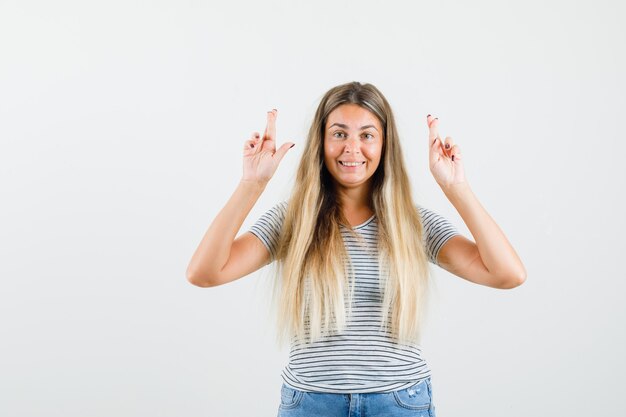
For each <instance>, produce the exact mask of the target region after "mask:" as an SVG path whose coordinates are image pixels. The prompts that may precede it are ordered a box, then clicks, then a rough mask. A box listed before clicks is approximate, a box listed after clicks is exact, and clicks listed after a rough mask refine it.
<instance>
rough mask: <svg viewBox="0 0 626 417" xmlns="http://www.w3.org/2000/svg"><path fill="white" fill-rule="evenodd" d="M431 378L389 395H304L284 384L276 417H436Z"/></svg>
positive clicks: (311, 393)
mask: <svg viewBox="0 0 626 417" xmlns="http://www.w3.org/2000/svg"><path fill="white" fill-rule="evenodd" d="M432 398H433V396H432V385H431V381H430V377H427V378H426V379H422V380H421V381H420V382H418V383H416V384H415V385H413V386H410V387H409V388H405V389H402V390H398V391H393V392H388V393H378V392H372V393H365V394H327V393H321V392H305V391H300V390H297V389H293V388H290V387H288V386H287V385H285V384H284V383H283V386H282V388H281V392H280V406H279V407H278V417H393V416H397V417H409V416H411V417H435V406H434V404H433V401H432Z"/></svg>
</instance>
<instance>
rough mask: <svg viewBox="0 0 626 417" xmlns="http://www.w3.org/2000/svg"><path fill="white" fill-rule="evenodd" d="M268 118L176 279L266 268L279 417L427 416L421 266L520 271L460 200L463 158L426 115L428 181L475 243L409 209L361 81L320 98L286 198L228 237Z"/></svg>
mask: <svg viewBox="0 0 626 417" xmlns="http://www.w3.org/2000/svg"><path fill="white" fill-rule="evenodd" d="M276 117H277V110H276V109H274V110H272V111H270V112H268V113H267V126H266V129H265V133H264V134H263V136H261V135H259V134H258V133H255V134H253V136H252V137H251V138H250V139H249V140H248V141H246V142H245V144H244V148H243V160H244V163H243V177H242V178H241V181H240V183H239V185H238V186H237V189H236V190H235V192H234V194H233V195H232V197H231V198H230V199H229V200H228V202H227V203H226V206H225V207H224V208H223V209H222V210H221V211H220V212H219V213H218V215H217V217H216V218H215V219H214V221H213V223H212V224H211V226H210V227H209V229H208V231H207V232H206V234H205V236H204V237H203V239H202V241H201V243H200V245H199V246H198V248H197V250H196V252H195V253H194V255H193V257H192V259H191V261H190V264H189V267H188V269H187V279H188V280H189V281H190V282H191V283H192V284H194V285H197V286H200V287H213V286H217V285H222V284H226V283H228V282H231V281H233V280H236V279H238V278H241V277H243V276H246V275H248V274H250V273H252V272H254V271H256V270H258V269H259V268H261V267H263V266H265V265H267V264H269V263H271V262H274V261H276V264H274V265H275V266H277V268H276V279H275V287H274V289H275V292H274V295H275V305H276V307H277V313H278V314H277V318H278V330H279V333H278V335H279V339H280V340H282V341H283V342H285V341H289V343H290V345H291V353H290V355H289V363H288V364H287V366H286V367H285V368H284V370H283V372H282V378H283V381H284V382H283V385H282V389H281V401H280V406H279V410H278V415H279V417H280V416H284V417H286V416H292V417H300V416H338V417H339V416H345V417H348V416H350V417H352V416H360V417H374V416H434V415H435V406H434V404H433V400H432V398H433V396H432V385H431V378H430V370H429V368H428V365H427V363H426V362H425V360H424V359H423V358H422V355H421V349H420V329H421V327H422V324H423V317H424V311H425V306H426V301H427V290H428V281H429V262H430V263H433V264H435V265H438V266H440V267H442V268H444V269H446V270H448V271H449V272H451V273H452V274H455V275H457V276H459V277H461V278H464V279H466V280H469V281H471V282H474V283H476V284H481V285H486V286H489V287H493V288H503V289H504V288H513V287H516V286H518V285H520V284H521V283H523V282H524V280H525V279H526V271H525V268H524V265H523V264H522V262H521V260H520V259H519V257H518V256H517V254H516V252H515V250H514V249H513V247H512V246H511V244H510V243H509V242H508V240H507V238H506V237H505V235H504V233H503V232H502V231H501V230H500V228H499V227H498V225H497V224H496V223H495V222H494V221H493V219H492V218H491V217H490V216H489V214H488V213H487V212H486V211H485V209H484V208H483V207H482V206H481V204H480V203H479V201H478V200H477V198H476V197H475V196H474V194H473V193H472V190H471V189H470V187H469V184H468V183H467V181H466V179H465V175H464V170H463V157H462V154H461V152H460V149H459V147H458V145H455V144H454V142H453V140H452V138H450V137H446V138H445V141H442V140H441V138H440V136H439V131H438V123H439V121H438V118H436V117H433V116H431V115H428V116H427V118H426V122H427V125H428V129H429V136H428V149H429V161H430V171H431V173H432V175H433V177H434V178H435V181H436V182H437V184H439V186H440V187H441V189H442V190H443V192H444V193H445V195H446V197H447V198H448V199H449V200H450V202H451V203H452V205H453V206H454V207H455V208H456V210H457V211H458V212H459V214H460V216H461V217H462V219H463V220H464V222H465V224H466V225H467V227H468V229H469V230H470V232H471V233H472V235H473V236H474V238H475V239H476V243H474V242H473V241H471V240H469V239H467V238H466V237H464V236H463V235H461V234H460V233H459V232H458V231H457V230H456V228H455V227H454V226H453V225H452V224H450V222H448V221H447V220H446V219H444V218H443V217H441V216H439V215H438V214H436V213H434V212H432V211H431V210H428V209H427V208H425V207H422V206H421V205H418V204H415V203H414V202H413V199H412V196H411V186H410V183H409V177H408V174H407V171H406V169H405V164H404V160H403V156H402V150H401V146H400V141H399V137H398V133H397V130H396V125H395V121H394V117H393V113H392V111H391V107H390V105H389V103H388V102H387V100H386V99H385V97H384V96H383V95H382V93H381V92H380V91H379V90H378V89H377V88H376V87H375V86H373V85H371V84H361V83H358V82H351V83H347V84H343V85H339V86H336V87H333V88H331V89H330V90H329V91H328V92H326V94H325V95H324V96H323V98H322V99H321V102H320V103H319V106H318V108H317V111H316V113H315V116H314V120H313V123H312V125H311V128H310V131H309V133H308V137H307V141H306V144H305V145H304V146H305V148H304V152H303V155H302V159H301V160H300V164H299V167H298V171H297V177H296V182H295V186H294V189H293V191H292V193H291V196H290V198H289V199H288V200H287V201H282V202H278V203H277V204H276V205H275V206H274V207H272V208H271V209H270V210H268V211H267V212H265V213H264V214H263V215H262V216H261V217H260V218H259V219H258V220H257V221H256V223H254V225H253V226H252V227H251V228H250V230H249V231H246V232H245V233H243V234H242V235H241V236H239V237H237V238H236V239H235V236H236V235H237V233H238V231H239V229H240V227H241V225H242V223H243V221H244V220H245V219H246V216H248V214H249V212H250V210H251V209H252V207H253V206H254V204H255V203H256V201H257V199H258V198H259V196H260V195H261V193H262V192H263V190H264V188H265V186H266V185H267V183H268V181H269V180H270V178H271V177H272V175H273V174H274V172H275V171H276V168H277V167H278V164H279V163H280V161H281V160H282V158H283V157H284V156H285V154H286V153H287V152H288V150H289V149H290V148H291V147H293V146H294V144H293V143H285V144H283V145H282V146H280V147H279V148H277V142H276Z"/></svg>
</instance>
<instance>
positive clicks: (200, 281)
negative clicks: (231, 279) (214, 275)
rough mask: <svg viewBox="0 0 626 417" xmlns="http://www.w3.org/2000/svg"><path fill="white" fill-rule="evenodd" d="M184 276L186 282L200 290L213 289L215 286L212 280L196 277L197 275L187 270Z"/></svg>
mask: <svg viewBox="0 0 626 417" xmlns="http://www.w3.org/2000/svg"><path fill="white" fill-rule="evenodd" d="M186 276H187V282H189V283H190V284H191V285H195V286H196V287H200V288H209V287H215V284H213V281H212V280H210V279H208V278H207V277H202V276H198V274H195V273H193V272H192V271H190V270H187V272H186Z"/></svg>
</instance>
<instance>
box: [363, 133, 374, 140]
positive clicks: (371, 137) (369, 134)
mask: <svg viewBox="0 0 626 417" xmlns="http://www.w3.org/2000/svg"><path fill="white" fill-rule="evenodd" d="M363 136H365V137H366V139H374V135H372V134H371V133H364V134H363ZM367 136H369V137H367Z"/></svg>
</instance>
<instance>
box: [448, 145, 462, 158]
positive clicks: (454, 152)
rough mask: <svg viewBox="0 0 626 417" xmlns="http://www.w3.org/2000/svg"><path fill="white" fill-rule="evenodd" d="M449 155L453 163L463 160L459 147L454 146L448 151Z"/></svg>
mask: <svg viewBox="0 0 626 417" xmlns="http://www.w3.org/2000/svg"><path fill="white" fill-rule="evenodd" d="M450 154H451V157H452V160H453V161H460V160H461V159H462V158H463V156H462V155H461V148H459V145H454V146H453V147H452V149H450Z"/></svg>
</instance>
